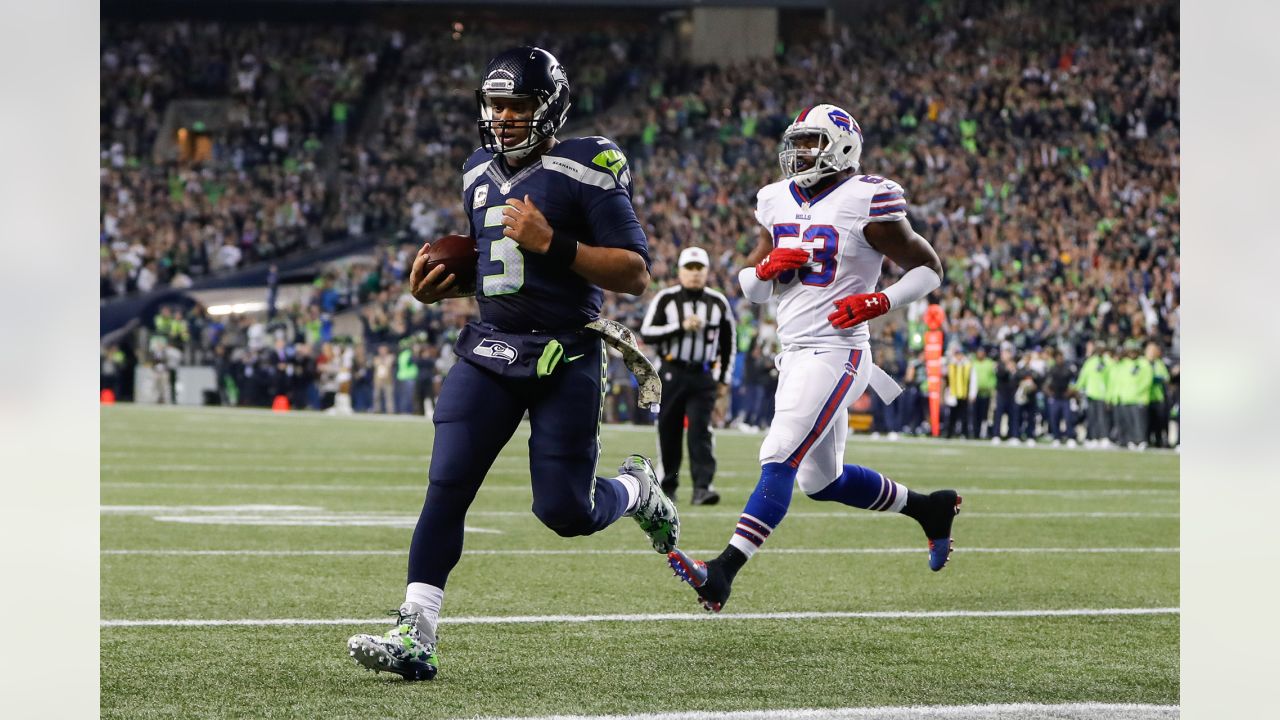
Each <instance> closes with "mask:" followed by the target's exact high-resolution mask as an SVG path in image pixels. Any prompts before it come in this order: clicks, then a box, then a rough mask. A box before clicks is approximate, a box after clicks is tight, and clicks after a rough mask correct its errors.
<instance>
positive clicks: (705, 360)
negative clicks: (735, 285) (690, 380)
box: [640, 285, 734, 383]
mask: <svg viewBox="0 0 1280 720" xmlns="http://www.w3.org/2000/svg"><path fill="white" fill-rule="evenodd" d="M689 316H695V317H698V318H701V319H702V328H701V329H699V330H696V331H693V332H689V331H686V330H685V329H684V321H685V318H687V317H689ZM640 337H642V338H644V341H645V342H647V343H649V344H650V345H654V346H656V347H657V348H658V355H659V356H660V357H661V358H662V361H663V362H667V363H670V362H679V363H685V364H687V365H704V366H705V367H707V368H708V369H710V370H711V371H712V375H713V376H714V377H715V379H716V381H717V382H722V383H728V382H729V381H730V380H731V379H732V378H733V354H734V352H733V351H734V347H733V341H734V320H733V309H732V308H730V307H729V300H728V299H727V298H725V296H724V295H723V294H722V293H720V292H718V291H716V290H712V289H711V288H706V289H704V290H686V289H685V288H684V287H683V286H681V285H673V286H671V287H669V288H666V289H665V290H662V291H661V292H659V293H658V294H657V295H656V296H654V298H653V301H652V302H650V303H649V309H648V311H647V312H645V315H644V323H643V324H642V325H641V326H640Z"/></svg>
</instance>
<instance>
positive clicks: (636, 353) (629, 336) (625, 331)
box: [586, 318, 892, 413]
mask: <svg viewBox="0 0 1280 720" xmlns="http://www.w3.org/2000/svg"><path fill="white" fill-rule="evenodd" d="M586 327H587V329H588V330H592V331H594V332H596V333H597V334H599V335H600V337H602V338H604V343H605V344H606V345H608V346H609V347H611V348H613V349H614V350H617V351H618V352H619V353H621V354H622V362H623V363H625V364H626V366H627V369H628V370H630V371H631V374H632V375H634V376H635V377H636V382H637V383H638V384H639V385H640V398H639V401H638V404H639V405H640V407H645V408H648V409H649V410H651V411H653V412H655V413H656V412H658V404H659V402H660V401H661V400H662V381H661V380H659V379H658V371H657V369H655V368H654V367H653V363H651V362H649V358H647V357H645V356H644V353H642V352H640V348H639V347H638V346H637V345H636V336H635V333H633V332H631V328H629V327H627V326H626V325H623V324H622V323H620V322H615V321H613V320H609V319H607V318H599V319H596V320H592V321H591V322H589V323H587V325H586ZM890 382H892V380H890Z"/></svg>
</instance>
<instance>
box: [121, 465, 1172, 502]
mask: <svg viewBox="0 0 1280 720" xmlns="http://www.w3.org/2000/svg"><path fill="white" fill-rule="evenodd" d="M251 469H252V468H251ZM359 474H363V473H353V475H359ZM720 474H724V473H720ZM99 485H100V486H101V487H104V488H127V489H150V488H162V489H176V490H181V489H191V490H286V491H287V490H297V491H315V490H321V491H324V490H328V491H334V492H362V491H365V490H368V491H370V492H393V491H394V492H408V491H414V492H425V491H426V488H427V483H426V482H425V481H424V482H422V483H420V484H406V485H379V484H375V483H368V484H359V485H353V484H338V483H310V484H304V483H175V482H124V481H119V482H117V481H110V480H109V481H106V482H102V483H99ZM716 487H717V488H718V489H720V490H722V491H723V490H741V491H746V490H750V489H751V488H753V487H754V486H747V485H721V484H717V485H716ZM480 492H481V493H494V492H515V493H528V492H530V489H529V486H528V485H490V484H486V485H482V486H480ZM956 492H958V493H960V494H961V495H966V496H967V495H974V496H980V495H1031V496H1045V497H1068V498H1074V497H1081V498H1086V497H1112V496H1141V497H1156V498H1159V499H1161V500H1165V499H1169V500H1176V499H1177V498H1178V495H1179V493H1178V491H1177V490H1149V489H1133V490H1130V489H1126V488H1116V489H1109V490H1050V489H1042V488H981V487H966V488H956Z"/></svg>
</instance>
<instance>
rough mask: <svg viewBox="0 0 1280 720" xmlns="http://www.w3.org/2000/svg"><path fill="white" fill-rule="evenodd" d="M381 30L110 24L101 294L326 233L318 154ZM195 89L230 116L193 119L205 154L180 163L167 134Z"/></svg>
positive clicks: (344, 115)
mask: <svg viewBox="0 0 1280 720" xmlns="http://www.w3.org/2000/svg"><path fill="white" fill-rule="evenodd" d="M385 35H386V33H385V32H382V31H379V30H377V29H375V28H371V27H365V28H337V27H325V26H311V25H299V26H281V25H278V24H273V25H267V24H265V23H251V24H245V23H236V24H226V23H216V22H210V23H191V22H163V23H138V22H108V23H104V24H103V27H102V35H101V38H102V48H101V72H100V78H101V93H100V131H99V137H100V174H101V178H100V188H101V202H100V206H101V224H100V233H99V235H100V237H99V248H100V255H101V281H102V282H101V286H102V287H101V296H102V297H103V298H110V297H117V296H122V295H126V294H130V293H133V292H147V291H149V290H151V289H153V288H156V287H163V286H166V285H173V286H177V287H186V286H189V285H190V284H191V282H192V280H193V278H197V277H199V276H201V275H205V274H208V273H211V272H217V271H220V270H230V269H234V268H236V267H239V266H241V265H243V264H248V263H250V262H252V261H256V260H264V259H269V258H275V257H279V256H282V255H285V254H288V253H289V252H292V251H294V250H297V249H300V248H302V247H306V246H307V245H314V244H317V243H319V242H321V241H322V240H323V239H324V238H323V237H322V235H321V230H322V227H323V217H324V212H325V184H324V180H323V177H322V172H321V170H320V168H319V167H318V163H319V156H320V152H321V150H322V148H323V147H324V144H325V139H327V138H330V137H331V136H332V135H333V131H334V130H335V128H336V129H338V130H342V129H343V128H344V127H345V125H346V123H347V122H348V117H349V115H350V113H351V109H352V106H353V105H354V104H356V103H357V101H358V100H359V99H360V98H361V96H362V93H363V90H364V84H365V82H366V80H367V78H369V77H370V76H371V75H372V74H373V72H374V71H375V70H376V69H377V63H378V58H379V51H380V44H381V43H382V42H384V36H385ZM190 99H205V100H214V101H218V104H216V105H215V108H216V109H213V110H209V111H208V112H210V113H211V114H217V115H225V117H221V118H213V117H208V118H205V119H204V120H196V121H194V122H193V123H191V125H192V127H191V128H188V130H189V132H191V133H198V132H202V131H206V130H207V136H208V149H207V157H204V158H202V161H201V162H198V163H196V162H180V161H179V154H180V149H179V148H178V147H176V145H175V144H173V143H169V144H165V143H161V142H159V140H160V139H161V138H160V133H161V130H162V129H165V128H166V127H168V126H166V117H165V114H166V110H167V108H168V107H169V105H170V103H171V101H175V100H190ZM168 129H169V130H170V131H172V132H175V133H176V131H177V130H178V128H175V127H168ZM338 137H341V133H339V134H338ZM330 239H333V238H332V237H331V238H330Z"/></svg>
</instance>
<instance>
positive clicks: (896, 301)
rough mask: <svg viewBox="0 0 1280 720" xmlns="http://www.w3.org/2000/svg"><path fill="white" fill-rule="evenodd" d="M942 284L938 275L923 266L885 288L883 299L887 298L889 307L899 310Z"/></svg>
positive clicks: (912, 269)
mask: <svg viewBox="0 0 1280 720" xmlns="http://www.w3.org/2000/svg"><path fill="white" fill-rule="evenodd" d="M941 284H942V278H940V277H938V273H936V272H934V271H933V270H931V269H930V268H927V267H925V266H924V265H919V266H917V267H913V268H911V269H910V270H908V271H907V274H905V275H903V276H902V277H901V278H900V279H899V280H898V282H896V283H894V284H892V285H890V286H889V287H887V288H885V289H884V290H883V291H882V292H884V295H885V297H887V298H889V307H891V308H900V307H903V306H904V305H909V304H911V303H913V302H915V301H916V300H919V299H920V298H922V297H924V296H925V295H928V294H929V293H931V292H933V291H934V290H937V289H938V286H939V285H941Z"/></svg>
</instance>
